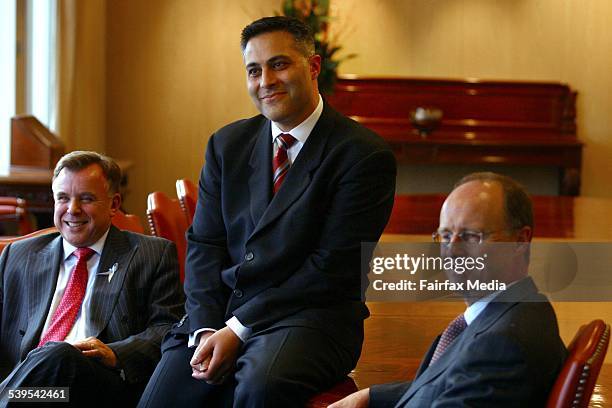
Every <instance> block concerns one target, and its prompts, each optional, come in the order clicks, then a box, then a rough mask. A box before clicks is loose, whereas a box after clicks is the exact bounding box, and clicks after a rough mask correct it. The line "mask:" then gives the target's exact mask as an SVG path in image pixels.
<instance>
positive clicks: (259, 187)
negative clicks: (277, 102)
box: [249, 120, 272, 225]
mask: <svg viewBox="0 0 612 408" xmlns="http://www.w3.org/2000/svg"><path fill="white" fill-rule="evenodd" d="M249 166H250V167H251V174H250V176H249V195H250V211H251V219H252V221H253V225H257V223H258V222H259V220H260V219H261V217H262V215H263V213H264V212H265V211H266V208H267V207H268V205H269V204H270V197H271V195H272V133H271V130H270V121H269V120H266V121H264V123H263V125H262V126H261V127H260V128H259V132H258V135H257V139H256V140H255V146H254V147H253V151H252V152H251V158H250V160H249Z"/></svg>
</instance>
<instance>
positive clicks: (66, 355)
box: [28, 341, 83, 367]
mask: <svg viewBox="0 0 612 408" xmlns="http://www.w3.org/2000/svg"><path fill="white" fill-rule="evenodd" d="M28 357H32V358H36V360H37V361H38V362H40V363H44V364H45V365H53V366H56V367H58V366H65V365H72V364H74V363H75V362H76V361H77V360H78V359H81V358H83V353H82V352H81V351H80V350H78V349H77V348H76V347H74V346H72V345H71V344H69V343H66V342H64V341H61V342H51V343H47V344H45V345H44V346H43V347H40V348H38V349H35V350H33V351H32V352H31V353H30V355H29V356H28Z"/></svg>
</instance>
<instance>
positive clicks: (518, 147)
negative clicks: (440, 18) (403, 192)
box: [328, 76, 582, 195]
mask: <svg viewBox="0 0 612 408" xmlns="http://www.w3.org/2000/svg"><path fill="white" fill-rule="evenodd" d="M328 101H329V102H330V104H331V105H332V106H334V107H335V108H336V109H338V110H339V111H340V112H342V113H344V114H345V115H348V116H351V117H352V118H354V119H355V120H357V121H358V122H360V123H361V124H363V125H364V126H366V127H369V128H370V129H372V130H374V131H375V132H377V133H378V134H380V135H381V136H382V137H383V138H384V139H386V140H387V141H388V142H389V144H390V145H391V147H392V148H393V150H394V152H395V155H396V157H397V159H398V161H399V162H400V163H408V164H506V165H534V166H553V167H557V168H559V170H560V185H559V193H560V194H563V195H578V194H579V193H580V172H581V162H582V143H581V142H580V141H579V140H578V139H577V137H576V124H575V117H576V108H575V104H576V92H575V91H573V90H572V89H571V88H570V87H569V86H567V85H565V84H560V83H553V82H503V81H479V80H464V81H461V80H441V79H418V78H376V77H357V76H343V77H341V78H340V79H339V80H338V83H337V85H336V89H335V92H334V94H333V95H332V96H330V97H329V98H328ZM417 107H429V108H431V107H433V108H437V109H441V110H442V111H443V118H442V120H441V123H440V126H439V128H437V129H435V130H434V131H433V132H432V133H431V134H429V135H427V136H426V137H422V136H421V135H420V134H418V132H415V130H414V129H413V127H412V125H411V123H410V119H409V118H410V112H411V111H413V110H415V109H416V108H417Z"/></svg>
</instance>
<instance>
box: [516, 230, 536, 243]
mask: <svg viewBox="0 0 612 408" xmlns="http://www.w3.org/2000/svg"><path fill="white" fill-rule="evenodd" d="M532 238H533V230H532V229H531V227H528V226H524V227H523V228H521V229H520V230H518V232H517V236H516V240H517V242H531V239H532Z"/></svg>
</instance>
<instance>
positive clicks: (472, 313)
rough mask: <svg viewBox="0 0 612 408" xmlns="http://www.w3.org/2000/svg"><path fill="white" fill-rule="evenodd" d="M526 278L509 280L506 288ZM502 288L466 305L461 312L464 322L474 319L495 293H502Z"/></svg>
mask: <svg viewBox="0 0 612 408" xmlns="http://www.w3.org/2000/svg"><path fill="white" fill-rule="evenodd" d="M523 279H526V278H522V279H519V280H517V281H514V282H510V283H509V284H507V285H506V290H508V288H510V286H513V285H514V284H515V283H517V282H519V281H521V280H523ZM502 292H503V290H498V291H497V292H493V293H489V294H488V295H487V296H485V297H483V298H481V299H478V300H477V301H476V302H474V303H472V304H471V305H469V306H468V308H467V309H466V310H465V312H463V317H464V318H465V322H466V323H467V324H468V326H469V325H470V324H471V323H472V322H473V321H474V320H476V318H477V317H478V315H480V313H482V311H483V310H484V309H485V307H487V305H488V304H489V303H491V301H493V299H494V298H495V297H497V295H499V294H500V293H502Z"/></svg>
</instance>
